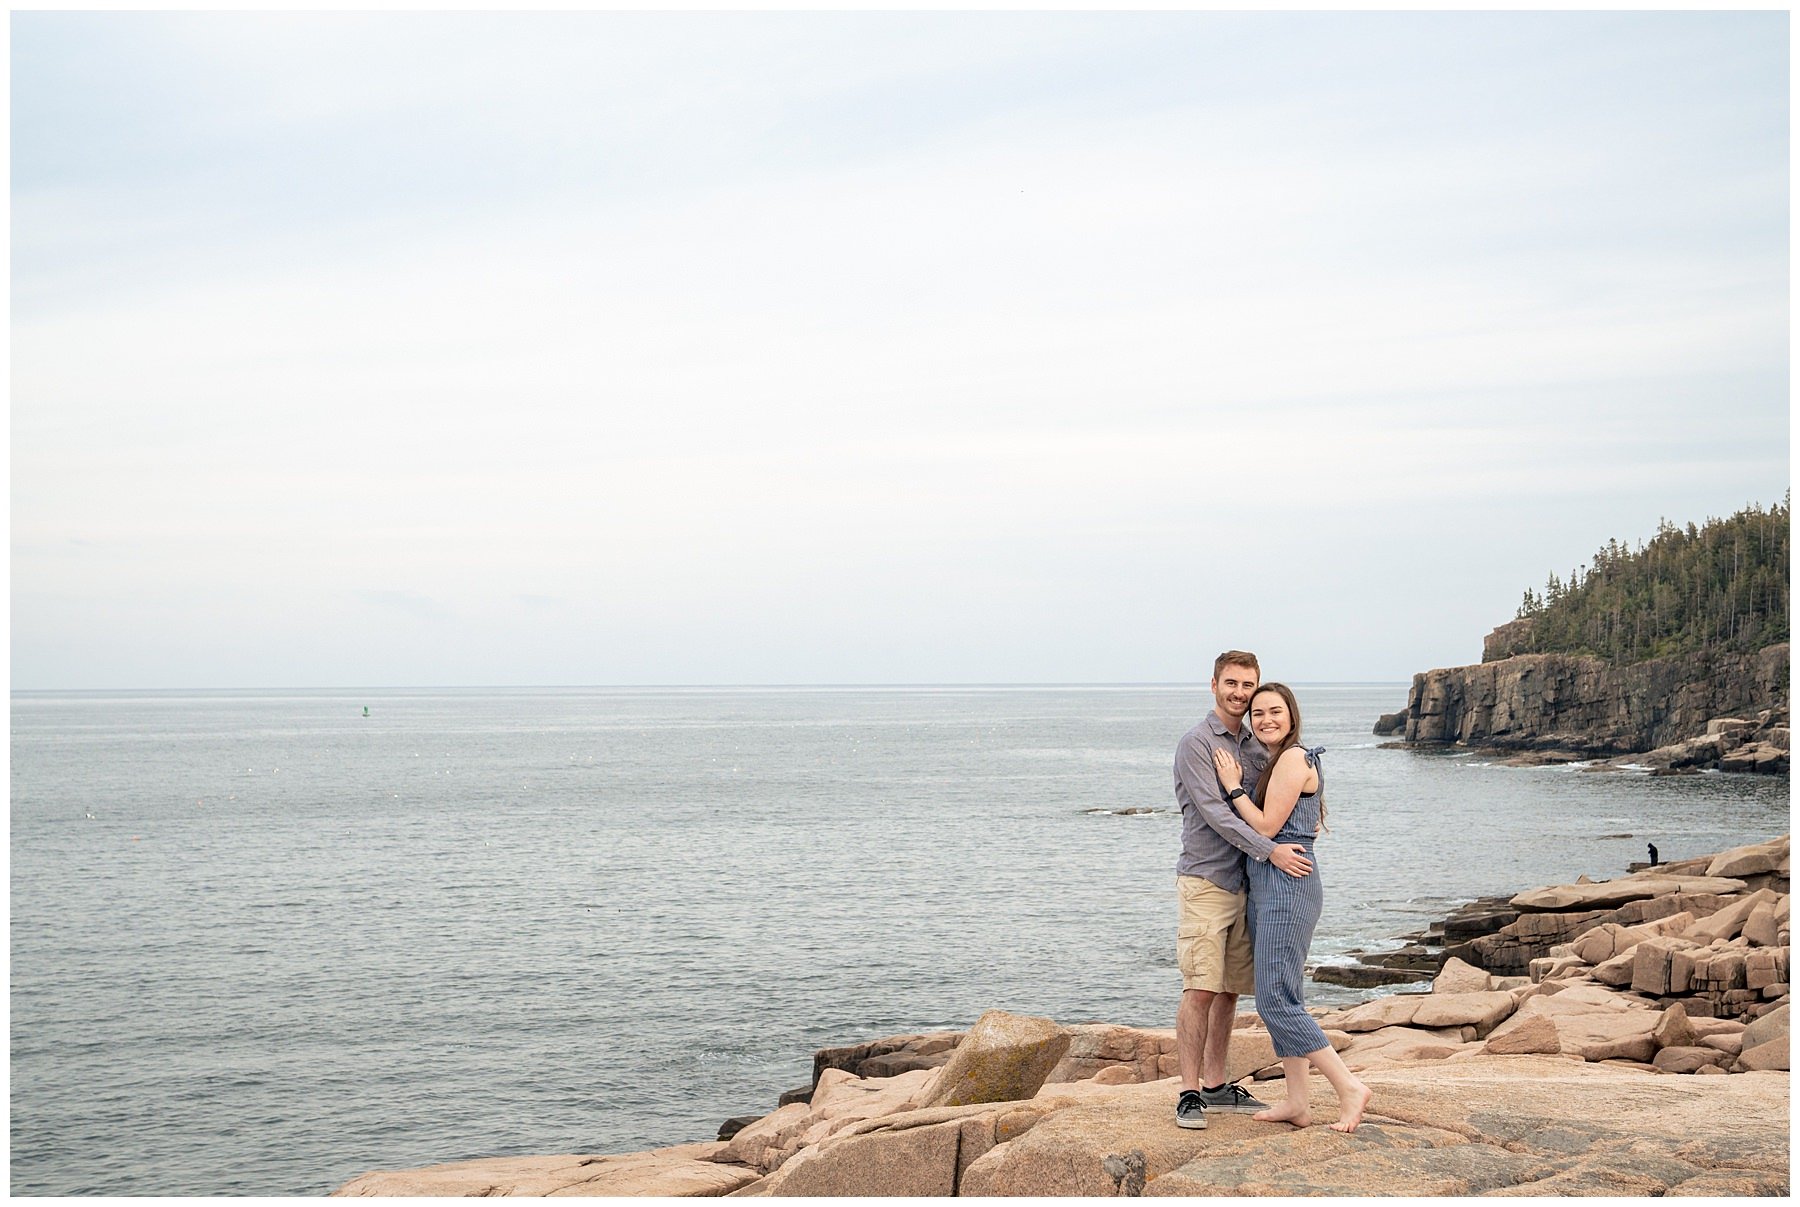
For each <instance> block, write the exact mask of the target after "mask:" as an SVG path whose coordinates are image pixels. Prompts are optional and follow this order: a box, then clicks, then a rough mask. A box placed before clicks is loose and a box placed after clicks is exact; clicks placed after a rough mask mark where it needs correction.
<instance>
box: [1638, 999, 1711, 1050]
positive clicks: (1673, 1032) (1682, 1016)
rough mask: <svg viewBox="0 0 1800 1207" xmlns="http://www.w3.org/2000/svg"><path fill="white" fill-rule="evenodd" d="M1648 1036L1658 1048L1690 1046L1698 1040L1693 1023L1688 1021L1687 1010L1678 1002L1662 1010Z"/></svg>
mask: <svg viewBox="0 0 1800 1207" xmlns="http://www.w3.org/2000/svg"><path fill="white" fill-rule="evenodd" d="M1650 1037H1651V1038H1652V1039H1654V1040H1655V1041H1656V1046H1657V1047H1659V1048H1691V1047H1693V1046H1694V1045H1695V1044H1698V1043H1699V1042H1700V1036H1699V1035H1698V1034H1697V1033H1696V1032H1695V1031H1694V1024H1692V1023H1690V1022H1689V1021H1688V1016H1687V1011H1686V1010H1684V1009H1683V1008H1682V1006H1681V1004H1680V1003H1679V1002H1677V1003H1676V1004H1675V1005H1673V1006H1670V1007H1669V1008H1668V1009H1667V1010H1664V1011H1663V1012H1662V1017H1661V1018H1659V1019H1658V1020H1657V1022H1656V1028H1655V1030H1653V1031H1651V1032H1650Z"/></svg>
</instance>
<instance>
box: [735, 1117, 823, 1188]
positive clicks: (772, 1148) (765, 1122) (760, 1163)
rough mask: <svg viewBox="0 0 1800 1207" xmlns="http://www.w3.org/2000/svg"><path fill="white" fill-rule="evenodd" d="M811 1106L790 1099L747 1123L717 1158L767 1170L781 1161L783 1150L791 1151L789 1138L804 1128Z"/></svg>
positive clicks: (763, 1170) (796, 1135)
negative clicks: (786, 1103)
mask: <svg viewBox="0 0 1800 1207" xmlns="http://www.w3.org/2000/svg"><path fill="white" fill-rule="evenodd" d="M812 1112H813V1108H812V1107H811V1106H809V1105H808V1104H806V1103H804V1102H790V1103H788V1105H786V1106H784V1107H778V1108H777V1109H776V1110H774V1111H773V1112H771V1113H770V1114H767V1115H764V1116H763V1117H762V1118H761V1119H758V1120H757V1121H756V1122H755V1123H751V1124H748V1125H746V1126H744V1127H742V1128H740V1129H738V1133H737V1134H736V1135H735V1136H733V1137H732V1138H731V1140H730V1141H729V1142H728V1143H727V1144H726V1146H725V1148H724V1151H723V1152H722V1153H721V1155H720V1157H719V1159H720V1160H721V1161H730V1162H734V1163H736V1164H739V1165H748V1166H749V1167H750V1168H752V1169H754V1170H756V1171H758V1172H759V1173H768V1172H769V1171H770V1170H771V1169H774V1168H775V1167H776V1166H777V1165H779V1164H781V1159H782V1155H783V1153H784V1150H785V1151H792V1150H791V1148H789V1146H788V1141H789V1140H797V1139H798V1138H799V1136H800V1134H801V1133H802V1132H803V1131H805V1130H806V1125H807V1121H808V1119H809V1118H810V1117H811V1115H812Z"/></svg>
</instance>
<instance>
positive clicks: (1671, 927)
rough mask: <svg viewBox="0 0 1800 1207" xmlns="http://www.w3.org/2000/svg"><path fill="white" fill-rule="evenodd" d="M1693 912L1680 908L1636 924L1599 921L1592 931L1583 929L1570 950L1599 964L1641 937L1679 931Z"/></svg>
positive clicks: (1626, 948) (1634, 943)
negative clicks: (1676, 911) (1680, 909)
mask: <svg viewBox="0 0 1800 1207" xmlns="http://www.w3.org/2000/svg"><path fill="white" fill-rule="evenodd" d="M1693 922H1694V915H1693V914H1691V913H1688V912H1686V911H1683V912H1681V913H1677V914H1670V915H1669V916H1667V917H1665V918H1657V919H1654V920H1653V921H1649V922H1643V923H1640V924H1638V925H1637V926H1620V925H1619V924H1618V923H1616V922H1603V923H1601V924H1600V925H1599V926H1596V927H1594V928H1593V929H1592V930H1587V931H1583V932H1582V933H1581V934H1579V935H1577V936H1576V937H1575V939H1574V941H1573V942H1571V943H1570V944H1569V946H1570V948H1571V949H1572V950H1573V951H1574V953H1575V954H1576V955H1578V956H1580V957H1581V958H1582V959H1584V960H1586V961H1587V962H1588V963H1590V964H1596V965H1597V964H1602V963H1604V962H1606V961H1607V960H1611V959H1613V958H1615V957H1617V956H1618V955H1619V954H1620V953H1622V952H1626V951H1630V950H1631V949H1632V948H1633V947H1635V946H1637V945H1638V944H1639V943H1641V942H1643V941H1644V940H1645V939H1651V938H1655V937H1656V936H1658V935H1668V934H1680V933H1682V932H1683V931H1684V930H1686V929H1687V928H1688V927H1689V926H1691V925H1693Z"/></svg>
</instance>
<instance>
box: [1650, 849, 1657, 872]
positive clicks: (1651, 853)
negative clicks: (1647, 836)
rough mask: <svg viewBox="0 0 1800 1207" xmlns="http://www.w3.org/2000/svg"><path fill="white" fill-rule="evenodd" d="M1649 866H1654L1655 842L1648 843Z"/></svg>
mask: <svg viewBox="0 0 1800 1207" xmlns="http://www.w3.org/2000/svg"><path fill="white" fill-rule="evenodd" d="M1650 866H1651V867H1655V866H1656V844H1655V843H1651V844H1650Z"/></svg>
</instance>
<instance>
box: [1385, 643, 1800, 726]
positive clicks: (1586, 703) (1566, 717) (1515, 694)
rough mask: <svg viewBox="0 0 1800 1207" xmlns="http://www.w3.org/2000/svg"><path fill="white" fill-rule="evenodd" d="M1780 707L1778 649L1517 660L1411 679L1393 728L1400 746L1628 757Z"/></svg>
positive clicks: (1783, 669)
mask: <svg viewBox="0 0 1800 1207" xmlns="http://www.w3.org/2000/svg"><path fill="white" fill-rule="evenodd" d="M1502 627H1505V626H1502ZM1500 644H1502V646H1503V645H1504V644H1505V643H1504V642H1502V643H1500ZM1787 703H1788V647H1787V643H1786V642H1783V643H1782V644H1780V645H1771V646H1768V647H1766V648H1764V649H1761V650H1757V651H1754V652H1752V653H1697V654H1684V655H1681V656H1678V657H1674V658H1658V659H1654V660H1652V661H1649V662H1637V663H1632V664H1629V665H1625V666H1614V665H1612V664H1610V663H1606V662H1602V661H1600V660H1599V659H1597V658H1584V657H1579V656H1576V655H1571V654H1518V655H1514V656H1512V657H1503V658H1501V659H1499V660H1498V661H1493V662H1483V663H1481V664H1479V665H1476V666H1455V667H1448V668H1445V669H1442V670H1434V671H1426V672H1424V673H1423V674H1418V675H1414V676H1413V682H1412V691H1411V692H1410V693H1409V695H1408V697H1407V701H1406V712H1405V714H1404V717H1405V720H1404V728H1403V729H1401V728H1400V726H1399V725H1398V724H1396V725H1395V726H1394V728H1395V730H1396V731H1397V732H1401V733H1403V734H1404V737H1405V739H1406V740H1407V741H1409V742H1457V743H1463V744H1467V745H1478V746H1493V747H1499V748H1502V749H1520V750H1527V749H1550V748H1557V749H1563V750H1572V751H1582V752H1591V753H1596V754H1629V753H1633V752H1638V751H1646V750H1651V749H1653V748H1656V747H1660V746H1667V745H1670V744H1672V743H1676V742H1681V741H1684V740H1686V739H1689V738H1693V737H1695V736H1696V735H1699V734H1703V733H1705V732H1706V731H1707V723H1708V722H1709V721H1712V720H1714V719H1715V718H1718V717H1729V716H1755V715H1756V713H1757V712H1759V711H1761V710H1764V709H1780V710H1784V711H1785V709H1786V707H1787ZM1399 720H1400V718H1399V717H1395V718H1393V721H1395V722H1399Z"/></svg>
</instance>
